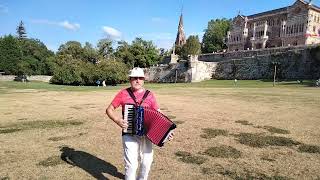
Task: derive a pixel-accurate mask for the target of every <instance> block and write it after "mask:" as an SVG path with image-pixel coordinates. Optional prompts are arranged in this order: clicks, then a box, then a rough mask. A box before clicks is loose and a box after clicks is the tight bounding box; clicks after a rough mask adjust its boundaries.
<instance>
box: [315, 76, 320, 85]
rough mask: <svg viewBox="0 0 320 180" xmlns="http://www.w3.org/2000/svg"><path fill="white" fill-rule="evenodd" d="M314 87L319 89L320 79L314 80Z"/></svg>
mask: <svg viewBox="0 0 320 180" xmlns="http://www.w3.org/2000/svg"><path fill="white" fill-rule="evenodd" d="M316 87H320V78H319V79H318V80H316Z"/></svg>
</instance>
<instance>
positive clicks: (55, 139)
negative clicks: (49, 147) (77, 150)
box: [48, 133, 86, 141]
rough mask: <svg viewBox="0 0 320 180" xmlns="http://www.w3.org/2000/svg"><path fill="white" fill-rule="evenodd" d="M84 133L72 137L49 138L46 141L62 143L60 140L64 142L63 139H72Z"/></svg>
mask: <svg viewBox="0 0 320 180" xmlns="http://www.w3.org/2000/svg"><path fill="white" fill-rule="evenodd" d="M84 134H86V133H79V134H77V135H74V136H57V137H51V138H49V139H48V140H49V141H62V140H65V139H70V138H74V137H79V136H82V135H84Z"/></svg>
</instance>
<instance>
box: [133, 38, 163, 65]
mask: <svg viewBox="0 0 320 180" xmlns="http://www.w3.org/2000/svg"><path fill="white" fill-rule="evenodd" d="M130 52H131V53H132V54H133V56H134V64H133V65H134V67H149V66H151V65H153V64H156V63H157V62H159V60H160V57H159V53H158V49H157V48H156V46H155V45H153V43H152V41H145V40H143V39H142V38H136V39H135V40H133V41H132V44H131V46H130Z"/></svg>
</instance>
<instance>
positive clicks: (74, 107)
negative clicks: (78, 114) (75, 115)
mask: <svg viewBox="0 0 320 180" xmlns="http://www.w3.org/2000/svg"><path fill="white" fill-rule="evenodd" d="M70 108H72V109H76V110H80V109H83V107H81V106H70Z"/></svg>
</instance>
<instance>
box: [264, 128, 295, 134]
mask: <svg viewBox="0 0 320 180" xmlns="http://www.w3.org/2000/svg"><path fill="white" fill-rule="evenodd" d="M261 128H263V129H266V130H267V131H269V132H271V133H275V134H290V131H288V130H285V129H280V128H276V127H273V126H263V127H261Z"/></svg>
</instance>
